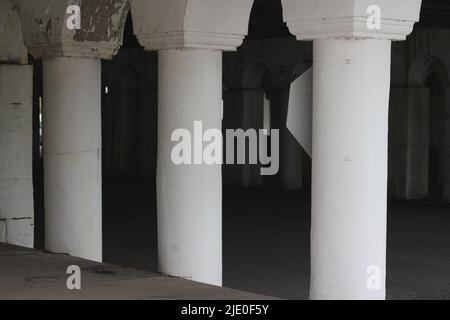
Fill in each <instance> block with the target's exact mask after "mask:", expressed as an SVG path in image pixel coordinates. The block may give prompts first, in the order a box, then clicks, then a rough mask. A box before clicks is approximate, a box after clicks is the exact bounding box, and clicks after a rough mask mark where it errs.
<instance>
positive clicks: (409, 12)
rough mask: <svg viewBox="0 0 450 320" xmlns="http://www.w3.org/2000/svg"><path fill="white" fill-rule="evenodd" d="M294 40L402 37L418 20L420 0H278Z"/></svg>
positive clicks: (404, 37) (391, 38)
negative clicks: (294, 37)
mask: <svg viewBox="0 0 450 320" xmlns="http://www.w3.org/2000/svg"><path fill="white" fill-rule="evenodd" d="M282 3H283V17H284V21H285V22H286V23H287V25H288V27H289V30H290V31H291V33H292V34H294V35H295V36H296V37H297V39H298V40H317V39H326V38H353V39H367V38H369V39H387V40H404V39H406V36H407V35H409V34H410V33H411V32H412V30H413V27H414V23H416V22H417V21H419V16H420V8H421V3H422V0H395V1H393V0H339V1H336V0H282Z"/></svg>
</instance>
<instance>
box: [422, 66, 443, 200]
mask: <svg viewBox="0 0 450 320" xmlns="http://www.w3.org/2000/svg"><path fill="white" fill-rule="evenodd" d="M425 86H426V87H427V88H428V89H429V139H428V197H429V198H430V199H434V200H442V197H443V192H444V183H445V174H446V173H445V166H444V163H445V107H446V106H445V98H446V96H445V90H444V84H443V83H442V81H441V79H440V78H439V76H438V75H437V74H436V73H435V72H432V73H431V74H430V75H429V76H428V78H427V79H426V81H425Z"/></svg>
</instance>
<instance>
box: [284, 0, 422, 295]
mask: <svg viewBox="0 0 450 320" xmlns="http://www.w3.org/2000/svg"><path fill="white" fill-rule="evenodd" d="M420 6H421V1H420V0H397V1H395V3H394V2H393V1H390V2H388V1H385V0H371V1H367V0H355V1H348V2H342V1H335V0H283V10H284V12H283V15H284V19H285V21H286V22H287V24H288V26H289V29H290V30H291V32H292V33H294V34H295V35H296V36H297V39H299V40H314V67H313V68H314V70H313V146H312V161H313V163H312V166H313V168H312V209H311V282H310V298H311V299H384V298H385V274H386V202H387V151H388V150H387V148H388V117H389V115H388V105H389V89H390V67H391V50H390V49H391V40H404V39H405V37H406V35H408V34H409V33H410V32H411V31H412V28H413V25H414V23H415V22H416V21H418V19H419V13H420Z"/></svg>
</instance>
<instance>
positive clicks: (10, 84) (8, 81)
mask: <svg viewBox="0 0 450 320" xmlns="http://www.w3.org/2000/svg"><path fill="white" fill-rule="evenodd" d="M32 96H33V67H31V66H28V65H13V64H11V65H9V64H0V242H6V243H10V244H13V245H18V246H24V247H29V248H32V247H33V244H34V238H33V235H34V206H33V176H32V120H31V118H32V105H33V103H32Z"/></svg>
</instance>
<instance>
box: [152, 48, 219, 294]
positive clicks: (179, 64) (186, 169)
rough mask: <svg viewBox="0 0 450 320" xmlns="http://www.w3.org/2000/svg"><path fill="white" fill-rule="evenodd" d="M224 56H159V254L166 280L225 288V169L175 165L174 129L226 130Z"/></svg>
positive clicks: (188, 52)
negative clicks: (199, 125) (197, 126)
mask: <svg viewBox="0 0 450 320" xmlns="http://www.w3.org/2000/svg"><path fill="white" fill-rule="evenodd" d="M221 101H222V52H221V51H214V50H198V49H196V50H183V49H174V50H167V51H160V52H159V107H158V108H159V110H158V169H157V208H158V254H159V268H160V271H161V272H162V273H164V274H168V275H172V276H178V277H183V278H187V279H191V280H194V281H199V282H204V283H209V284H213V285H219V286H220V285H221V284H222V177H221V166H220V165H204V164H203V165H180V166H176V165H174V164H173V162H172V161H171V150H172V147H173V146H174V145H175V143H172V142H171V134H172V132H173V130H174V129H178V128H184V129H188V130H189V131H190V132H191V134H192V133H193V126H194V121H197V120H201V121H203V130H206V129H208V128H217V129H219V130H221Z"/></svg>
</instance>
